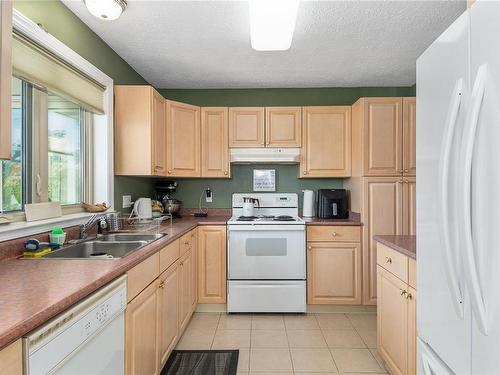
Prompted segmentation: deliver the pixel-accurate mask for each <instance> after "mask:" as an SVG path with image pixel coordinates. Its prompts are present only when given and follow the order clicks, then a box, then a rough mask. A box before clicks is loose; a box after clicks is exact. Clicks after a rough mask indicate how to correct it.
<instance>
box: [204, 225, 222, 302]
mask: <svg viewBox="0 0 500 375" xmlns="http://www.w3.org/2000/svg"><path fill="white" fill-rule="evenodd" d="M198 302H199V303H226V226H225V225H207V226H200V227H198Z"/></svg>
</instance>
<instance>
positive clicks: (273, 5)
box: [249, 0, 300, 51]
mask: <svg viewBox="0 0 500 375" xmlns="http://www.w3.org/2000/svg"><path fill="white" fill-rule="evenodd" d="M299 1H300V0H249V6H250V37H251V42H252V48H253V49H254V50H257V51H285V50H287V49H289V48H290V46H291V44H292V38H293V31H294V29H295V21H296V19H297V10H298V7H299Z"/></svg>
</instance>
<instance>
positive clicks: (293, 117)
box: [265, 107, 302, 148]
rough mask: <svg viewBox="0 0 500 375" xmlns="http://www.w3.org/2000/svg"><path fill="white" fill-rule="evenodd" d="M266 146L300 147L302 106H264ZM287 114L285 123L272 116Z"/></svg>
mask: <svg viewBox="0 0 500 375" xmlns="http://www.w3.org/2000/svg"><path fill="white" fill-rule="evenodd" d="M265 113H266V120H265V124H266V125H265V129H266V131H265V138H266V147H284V148H286V147H300V146H301V142H302V107H266V109H265ZM275 116H276V117H279V116H287V117H289V118H288V121H289V122H286V123H280V122H275V121H277V119H276V120H275V118H274V117H275Z"/></svg>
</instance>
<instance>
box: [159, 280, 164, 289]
mask: <svg viewBox="0 0 500 375" xmlns="http://www.w3.org/2000/svg"><path fill="white" fill-rule="evenodd" d="M158 288H160V289H163V288H165V281H162V282H161V283H160V285H158Z"/></svg>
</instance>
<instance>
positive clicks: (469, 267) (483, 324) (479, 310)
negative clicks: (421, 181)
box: [461, 64, 488, 335]
mask: <svg viewBox="0 0 500 375" xmlns="http://www.w3.org/2000/svg"><path fill="white" fill-rule="evenodd" d="M485 85H486V64H483V65H481V66H480V67H479V69H478V71H477V75H476V80H475V82H474V87H473V88H472V95H471V103H472V105H471V106H470V108H469V112H468V114H467V120H466V121H467V122H466V132H467V133H466V134H465V137H464V144H465V148H464V150H465V151H464V154H463V155H464V156H463V158H464V159H463V160H464V169H463V170H464V178H463V190H462V193H463V194H462V203H463V206H462V207H463V210H464V211H463V214H462V215H461V216H462V220H463V235H464V254H463V259H464V268H465V274H466V281H467V286H468V290H469V292H470V294H471V301H472V308H473V311H474V316H475V320H476V323H477V325H478V328H479V330H480V331H481V332H482V333H483V334H484V335H487V334H488V321H487V315H488V314H487V311H486V303H485V300H484V294H483V292H482V291H481V284H480V282H479V274H478V269H477V264H476V259H475V251H474V242H473V238H472V236H473V233H472V197H471V190H472V159H473V155H474V145H475V141H476V135H477V126H478V121H479V114H480V112H481V105H482V103H483V97H484V91H485Z"/></svg>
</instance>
